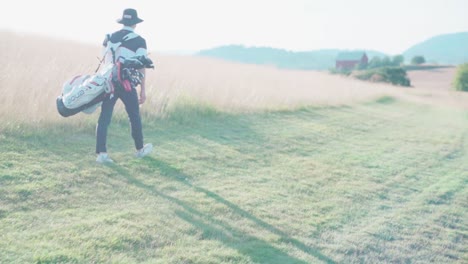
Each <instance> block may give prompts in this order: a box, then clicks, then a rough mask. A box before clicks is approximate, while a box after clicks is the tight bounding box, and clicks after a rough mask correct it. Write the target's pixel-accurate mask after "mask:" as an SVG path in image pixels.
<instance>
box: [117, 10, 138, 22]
mask: <svg viewBox="0 0 468 264" xmlns="http://www.w3.org/2000/svg"><path fill="white" fill-rule="evenodd" d="M141 22H143V19H141V18H139V17H138V14H137V11H136V10H135V9H132V8H127V9H125V10H124V11H123V14H122V18H119V19H117V23H120V24H124V25H125V26H131V25H135V24H138V23H141Z"/></svg>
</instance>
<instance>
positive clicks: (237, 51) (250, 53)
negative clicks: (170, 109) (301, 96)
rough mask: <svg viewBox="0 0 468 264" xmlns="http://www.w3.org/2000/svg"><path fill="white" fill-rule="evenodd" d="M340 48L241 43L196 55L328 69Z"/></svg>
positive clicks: (378, 53)
mask: <svg viewBox="0 0 468 264" xmlns="http://www.w3.org/2000/svg"><path fill="white" fill-rule="evenodd" d="M340 52H342V50H336V49H330V50H317V51H304V52H293V51H287V50H283V49H274V48H268V47H245V46H242V45H230V46H222V47H217V48H213V49H208V50H202V51H200V52H199V53H198V54H197V55H199V56H207V57H214V58H219V59H224V60H228V61H235V62H242V63H251V64H261V65H270V66H271V65H273V66H276V67H278V68H283V69H300V70H328V69H330V68H332V67H334V66H335V60H336V57H337V56H338V54H339V53H340ZM366 52H367V54H368V56H369V57H370V58H372V57H374V56H385V54H383V53H380V52H376V51H366Z"/></svg>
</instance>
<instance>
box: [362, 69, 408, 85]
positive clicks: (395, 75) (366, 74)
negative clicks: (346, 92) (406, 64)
mask: <svg viewBox="0 0 468 264" xmlns="http://www.w3.org/2000/svg"><path fill="white" fill-rule="evenodd" d="M355 77H356V78H358V79H360V80H371V81H382V82H388V83H391V84H394V85H400V86H411V82H410V80H409V79H408V77H407V75H406V70H405V69H403V68H402V67H383V68H377V69H371V70H367V71H362V72H359V73H357V74H356V75H355Z"/></svg>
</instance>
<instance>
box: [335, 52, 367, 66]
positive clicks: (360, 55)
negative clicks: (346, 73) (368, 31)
mask: <svg viewBox="0 0 468 264" xmlns="http://www.w3.org/2000/svg"><path fill="white" fill-rule="evenodd" d="M368 62H369V58H368V57H367V54H366V53H365V52H363V51H354V52H342V53H340V54H338V57H337V58H336V69H337V70H352V69H354V67H356V65H358V64H363V65H367V63H368Z"/></svg>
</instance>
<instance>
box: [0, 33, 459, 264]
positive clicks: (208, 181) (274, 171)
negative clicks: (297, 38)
mask: <svg viewBox="0 0 468 264" xmlns="http://www.w3.org/2000/svg"><path fill="white" fill-rule="evenodd" d="M0 37H2V39H3V40H4V41H2V42H0V48H1V49H2V51H4V52H2V53H0V59H2V61H3V63H4V70H3V71H1V72H0V92H1V94H2V96H1V97H0V122H1V124H2V125H1V126H0V149H1V151H0V234H1V239H0V263H161V264H167V263H199V264H205V263H226V264H227V263H231V264H232V263H244V264H254V263H255V264H257V263H268V264H284V263H298V264H305V263H430V262H432V263H466V262H467V261H468V255H467V252H466V249H465V244H466V238H467V236H468V234H467V230H468V228H467V226H468V224H467V219H468V205H467V202H466V197H468V189H467V183H468V173H467V172H468V166H467V164H468V118H467V116H468V107H467V105H468V104H467V102H468V97H467V95H466V93H459V92H450V91H447V90H446V89H425V88H423V87H422V88H421V89H420V88H415V89H402V88H396V87H392V86H388V85H382V84H374V83H365V82H360V81H356V80H352V79H350V78H345V77H339V76H333V75H329V74H326V73H321V72H313V71H292V70H279V69H275V68H271V67H263V66H258V65H245V64H238V63H230V62H225V61H220V60H215V59H210V58H198V57H180V56H157V55H153V56H155V58H154V61H155V62H156V70H155V71H148V76H147V82H148V84H147V88H148V91H147V93H148V94H147V97H148V102H147V103H145V104H144V105H142V113H143V116H142V119H143V124H144V125H143V126H144V134H145V141H146V142H152V143H153V144H154V145H155V151H154V153H152V154H151V155H150V156H149V157H145V158H144V159H135V158H134V157H133V154H134V150H133V142H132V140H131V135H130V130H129V126H128V119H127V116H126V114H125V113H124V112H123V111H122V104H121V103H118V105H119V107H118V108H117V109H116V112H115V116H114V118H113V121H112V124H111V126H110V128H109V138H108V147H109V151H110V155H111V157H112V158H113V159H114V160H115V161H116V163H115V164H113V165H109V166H103V165H99V164H96V162H95V154H94V144H95V135H94V133H95V124H96V121H97V118H98V115H97V113H94V114H92V115H84V114H79V115H77V116H73V117H70V118H62V117H60V116H59V115H58V114H57V112H56V110H55V105H54V99H55V97H56V96H57V95H58V93H59V91H60V86H61V83H62V82H63V81H65V80H67V79H68V78H70V77H72V76H74V75H76V74H79V73H87V72H92V71H93V70H94V69H95V67H96V62H97V61H96V59H95V54H99V48H98V47H97V46H96V47H94V46H83V45H80V44H76V43H73V42H66V41H61V40H53V39H48V38H45V37H40V36H18V35H15V34H11V33H5V32H0ZM31 43H33V44H34V45H31ZM51 47H52V48H51ZM421 83H422V82H421Z"/></svg>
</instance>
